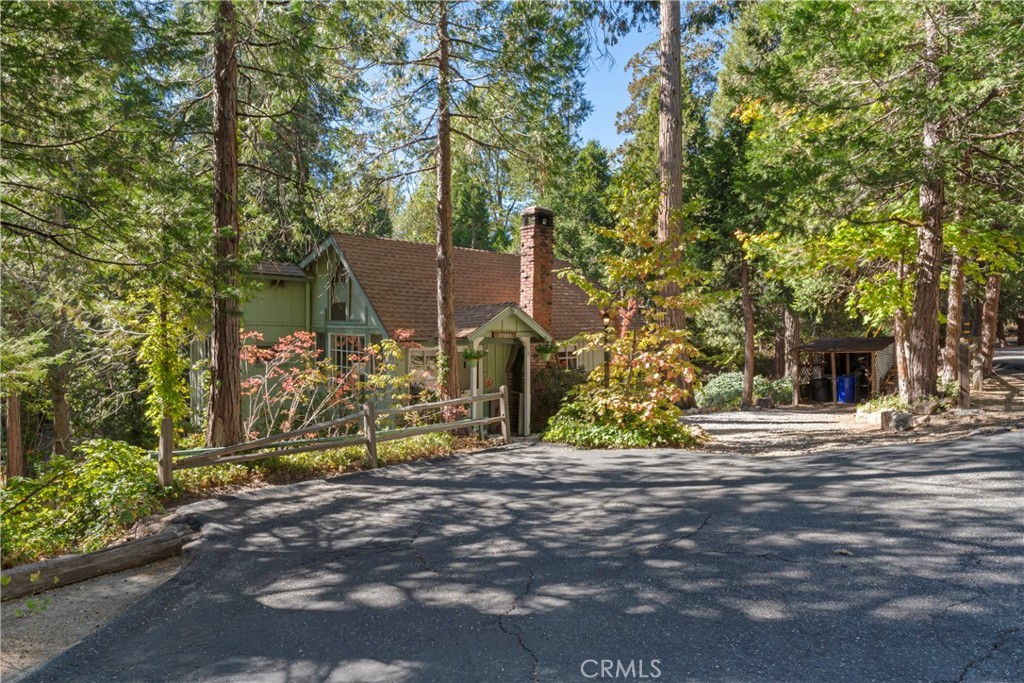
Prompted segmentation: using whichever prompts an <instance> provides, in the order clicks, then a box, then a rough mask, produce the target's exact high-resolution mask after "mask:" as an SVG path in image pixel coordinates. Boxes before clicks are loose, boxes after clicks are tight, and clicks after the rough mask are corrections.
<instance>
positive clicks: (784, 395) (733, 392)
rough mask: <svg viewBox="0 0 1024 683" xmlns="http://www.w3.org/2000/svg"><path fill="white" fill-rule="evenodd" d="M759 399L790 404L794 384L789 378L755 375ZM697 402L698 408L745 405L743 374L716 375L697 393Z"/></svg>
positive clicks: (755, 392)
mask: <svg viewBox="0 0 1024 683" xmlns="http://www.w3.org/2000/svg"><path fill="white" fill-rule="evenodd" d="M758 398H770V399H772V400H773V401H775V402H776V403H789V402H790V401H792V399H793V382H792V380H790V379H789V378H788V377H782V378H780V379H775V380H772V379H768V378H767V377H764V376H763V375H755V376H754V399H755V400H756V399H758ZM696 401H697V407H698V408H718V409H720V410H723V409H729V408H739V407H740V405H742V403H743V373H742V372H723V373H722V374H720V375H715V376H714V377H712V378H711V379H709V380H708V381H707V383H705V384H704V387H703V388H702V389H701V390H700V391H698V392H697V397H696Z"/></svg>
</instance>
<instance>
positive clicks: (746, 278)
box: [740, 259, 754, 410]
mask: <svg viewBox="0 0 1024 683" xmlns="http://www.w3.org/2000/svg"><path fill="white" fill-rule="evenodd" d="M740 283H741V285H740V286H741V287H742V298H743V399H742V406H741V407H742V408H743V409H744V410H746V409H748V408H750V407H751V406H752V405H754V301H753V299H751V297H750V262H749V261H747V259H743V263H742V264H741V266H740Z"/></svg>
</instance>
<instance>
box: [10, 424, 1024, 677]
mask: <svg viewBox="0 0 1024 683" xmlns="http://www.w3.org/2000/svg"><path fill="white" fill-rule="evenodd" d="M1015 436H1019V434H1016V435H1014V434H1006V435H1001V436H997V437H990V438H985V439H975V440H971V441H967V442H956V443H951V444H942V445H938V446H934V447H928V448H925V449H920V448H919V449H915V448H912V447H893V448H878V449H872V450H869V451H857V450H850V451H846V452H842V453H834V454H827V455H825V454H817V455H811V456H805V457H800V458H788V459H785V460H754V459H739V458H734V457H726V456H721V455H708V454H705V453H692V452H684V451H675V450H652V451H625V452H593V451H573V450H567V449H561V448H551V447H547V446H543V445H541V446H532V447H525V448H524V447H519V448H516V449H511V450H505V451H496V452H490V453H482V454H477V455H472V456H463V457H455V458H451V459H448V460H446V461H442V462H436V461H435V462H417V463H412V464H409V465H403V466H398V467H392V468H387V469H386V470H379V471H375V472H363V473H358V474H355V475H351V476H346V477H342V478H338V479H334V480H330V481H321V482H307V483H305V484H300V485H296V486H289V487H281V488H278V489H267V490H261V491H256V492H252V493H246V494H242V495H237V496H232V497H225V498H222V499H218V500H215V501H209V502H206V503H201V504H197V505H193V506H189V507H188V508H187V509H185V510H184V514H186V515H188V516H189V517H190V518H191V519H192V520H193V521H195V522H197V523H201V524H203V534H202V540H201V541H200V542H199V543H198V544H197V545H196V546H195V547H194V548H193V549H192V550H190V553H191V555H192V562H191V563H190V565H189V566H188V568H187V569H186V570H184V571H183V572H182V573H181V574H179V575H178V576H177V577H176V578H175V579H173V580H172V581H171V582H169V583H168V584H166V585H165V586H164V587H163V588H162V589H161V590H160V591H158V592H157V593H154V594H153V595H152V596H150V598H148V599H147V600H145V601H144V602H143V603H141V604H140V605H138V606H137V607H136V608H134V609H133V610H131V611H130V612H129V613H127V614H125V615H124V616H123V617H121V618H120V619H119V620H118V621H117V622H115V623H114V624H112V625H111V626H110V627H109V628H107V629H105V630H104V631H102V632H101V633H98V634H97V635H96V636H94V637H93V638H91V639H89V640H87V641H86V642H85V643H83V644H81V645H80V646H78V647H77V648H75V649H73V650H72V651H70V652H69V653H67V654H66V655H64V656H63V657H61V658H59V659H58V660H55V661H54V662H53V663H51V665H50V666H48V667H46V668H45V669H43V670H41V671H40V672H37V674H36V675H35V676H33V677H31V678H30V679H29V680H32V681H57V680H60V681H87V680H88V681H95V680H104V681H107V680H110V681H115V680H131V681H218V682H222V681H275V682H285V681H288V682H290V681H296V682H298V681H304V682H305V681H315V682H325V683H326V682H328V681H330V682H337V681H388V682H395V683H397V682H409V683H412V682H425V681H584V680H592V679H588V678H586V677H585V676H584V673H586V671H587V669H586V668H584V669H583V670H582V671H581V666H583V665H584V662H586V661H588V660H598V661H599V660H602V659H607V660H615V661H621V662H623V664H624V665H625V664H626V663H628V662H633V663H634V673H635V671H636V670H635V666H636V664H637V663H638V662H643V663H645V664H646V665H647V666H648V669H647V670H648V675H650V673H649V672H650V666H651V663H652V662H653V661H654V660H657V662H658V665H657V666H658V669H659V671H660V672H661V680H664V681H685V680H707V681H711V680H718V681H726V680H729V681H735V680H744V681H759V680H777V681H783V680H784V681H826V680H827V681H841V680H842V681H847V680H848V681H871V680H879V681H882V680H885V681H891V680H935V681H939V680H948V681H959V680H966V681H969V680H1013V677H1017V678H1018V679H1019V678H1020V677H1019V676H1017V674H1020V673H1022V670H1024V666H1022V662H1024V631H1022V630H1021V629H1022V627H1024V620H1022V618H1021V616H1020V613H1021V610H1020V606H1021V605H1022V588H1021V577H1022V576H1024V557H1022V555H1024V553H1022V548H1021V546H1022V543H1021V540H1022V536H1024V526H1022V507H1021V499H1022V498H1021V496H1022V494H1024V483H1022V482H1024V477H1022V468H1024V454H1022V452H1021V451H1022V449H1019V448H1014V445H1015V444H1019V440H1015ZM634 678H635V676H634Z"/></svg>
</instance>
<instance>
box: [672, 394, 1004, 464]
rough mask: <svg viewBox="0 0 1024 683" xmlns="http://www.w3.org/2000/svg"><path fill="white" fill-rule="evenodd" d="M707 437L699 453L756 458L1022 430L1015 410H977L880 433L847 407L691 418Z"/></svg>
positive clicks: (688, 421)
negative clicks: (989, 431) (974, 413)
mask: <svg viewBox="0 0 1024 683" xmlns="http://www.w3.org/2000/svg"><path fill="white" fill-rule="evenodd" d="M686 422H687V423H689V424H693V425H697V426H699V427H700V428H701V429H703V430H704V431H706V432H707V433H708V435H709V437H710V439H709V440H708V442H707V443H706V444H705V445H704V446H703V447H702V450H705V451H708V452H711V453H740V454H743V455H752V456H760V457H778V456H790V455H803V454H806V453H818V452H822V451H835V450H845V449H849V448H862V447H872V446H895V445H904V444H915V443H930V442H938V441H949V440H953V439H962V438H966V437H967V436H970V435H971V434H972V433H974V432H977V431H979V430H982V431H984V430H991V429H1024V414H1022V413H1021V412H1019V411H1013V412H1010V411H1002V410H983V411H981V412H980V413H978V414H976V415H955V414H952V413H944V414H940V415H933V416H931V418H929V420H928V424H926V425H923V426H918V427H915V428H914V429H911V430H909V431H906V432H883V431H881V430H880V429H879V428H878V427H877V426H876V425H872V424H868V423H864V422H858V421H857V419H856V411H855V410H854V409H853V408H848V407H839V408H832V407H827V408H825V407H804V406H797V407H786V408H778V409H774V410H757V411H748V412H739V411H737V412H727V413H711V414H707V415H691V416H689V417H687V418H686Z"/></svg>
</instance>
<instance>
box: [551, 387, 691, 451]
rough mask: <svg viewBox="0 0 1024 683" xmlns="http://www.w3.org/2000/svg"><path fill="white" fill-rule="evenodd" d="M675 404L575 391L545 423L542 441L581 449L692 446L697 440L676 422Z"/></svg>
mask: <svg viewBox="0 0 1024 683" xmlns="http://www.w3.org/2000/svg"><path fill="white" fill-rule="evenodd" d="M680 416H681V411H680V410H679V408H677V407H676V406H675V405H674V404H672V403H670V402H668V401H664V400H654V399H651V398H647V399H643V398H633V399H629V398H625V397H623V396H620V395H617V394H615V393H614V392H613V391H609V390H607V389H588V390H587V391H579V390H576V391H574V392H573V395H572V396H571V398H570V400H569V401H567V402H566V403H565V404H564V405H563V406H562V408H561V410H559V411H558V413H556V414H555V416H554V417H553V418H551V421H550V422H549V423H548V429H547V431H546V432H544V435H543V438H544V440H545V441H555V442H559V443H568V444H572V445H574V446H580V447H583V448H651V447H655V446H694V445H696V444H697V443H699V439H698V438H697V437H696V436H695V435H694V433H693V432H692V431H690V429H689V428H688V427H686V426H685V425H683V424H681V423H680V422H679V418H680Z"/></svg>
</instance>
